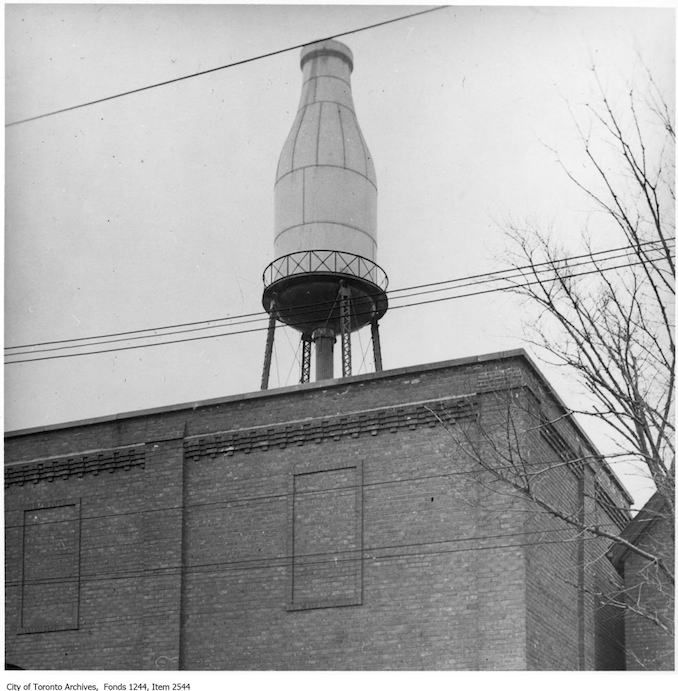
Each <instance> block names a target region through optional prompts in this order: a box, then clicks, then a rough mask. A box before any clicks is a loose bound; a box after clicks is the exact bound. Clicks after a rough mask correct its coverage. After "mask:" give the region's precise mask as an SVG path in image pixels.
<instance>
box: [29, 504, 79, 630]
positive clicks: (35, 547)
mask: <svg viewBox="0 0 678 691" xmlns="http://www.w3.org/2000/svg"><path fill="white" fill-rule="evenodd" d="M79 598H80V504H79V503H77V504H67V505H63V506H50V507H45V508H36V509H28V510H26V511H24V530H23V570H22V580H21V632H22V633H37V632H46V631H63V630H65V629H77V628H78V603H79Z"/></svg>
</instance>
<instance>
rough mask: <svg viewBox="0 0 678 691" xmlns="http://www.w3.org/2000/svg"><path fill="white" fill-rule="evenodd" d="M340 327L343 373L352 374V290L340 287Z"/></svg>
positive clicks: (344, 374) (342, 285)
mask: <svg viewBox="0 0 678 691" xmlns="http://www.w3.org/2000/svg"><path fill="white" fill-rule="evenodd" d="M339 328H340V330H341V375H342V376H343V377H350V376H351V290H350V288H348V287H347V286H346V285H345V284H344V283H343V282H342V284H341V286H340V287H339Z"/></svg>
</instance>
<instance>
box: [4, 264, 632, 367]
mask: <svg viewBox="0 0 678 691" xmlns="http://www.w3.org/2000/svg"><path fill="white" fill-rule="evenodd" d="M644 263H645V260H639V261H637V262H631V263H622V264H617V265H615V266H609V267H596V268H595V269H591V270H589V271H581V272H579V273H572V274H568V278H578V277H581V276H587V275H591V274H595V273H602V272H606V271H613V270H615V269H622V268H630V267H633V266H638V265H640V264H644ZM545 280H547V281H552V280H556V279H555V278H551V279H544V278H542V279H539V280H536V281H527V282H525V283H515V284H512V285H508V286H500V287H498V288H488V289H486V290H479V291H476V292H469V293H462V294H460V295H449V296H446V297H441V298H434V299H432V300H420V301H418V302H411V303H407V304H404V305H394V306H392V307H390V308H389V309H390V310H391V311H393V310H397V309H405V308H408V307H418V306H421V305H430V304H433V303H437V302H446V301H448V300H457V299H460V298H466V297H473V296H476V295H487V294H490V293H500V292H506V291H511V290H518V289H520V288H526V287H529V286H531V285H538V284H540V283H542V282H544V281H545ZM408 297H413V296H408ZM369 314H371V311H369V312H367V311H366V312H356V313H355V315H354V316H366V315H369ZM307 323H311V322H307ZM301 324H303V322H302V323H301ZM301 324H300V325H301ZM266 330H267V327H265V326H264V327H255V328H252V329H240V330H239V331H228V332H225V333H219V334H209V335H207V336H191V337H189V338H179V339H174V340H171V341H162V342H160V343H141V344H138V345H132V346H120V347H118V348H106V349H103V350H92V351H86V352H84V353H66V354H62V355H44V356H41V357H36V358H25V359H23V360H11V361H7V362H5V365H15V364H21V363H25V362H37V361H41V360H58V359H62V358H69V357H82V356H86V355H100V354H105V353H113V352H119V351H124V350H135V349H140V348H151V347H157V346H163V345H173V344H176V343H187V342H190V341H201V340H206V339H211V338H223V337H226V336H238V335H242V334H247V333H256V332H259V331H266ZM6 357H11V354H8V355H7V356H6Z"/></svg>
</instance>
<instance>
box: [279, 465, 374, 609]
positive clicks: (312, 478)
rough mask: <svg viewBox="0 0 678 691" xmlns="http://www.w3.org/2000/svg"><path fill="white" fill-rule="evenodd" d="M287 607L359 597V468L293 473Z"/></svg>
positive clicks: (329, 603) (346, 601) (338, 604)
mask: <svg viewBox="0 0 678 691" xmlns="http://www.w3.org/2000/svg"><path fill="white" fill-rule="evenodd" d="M290 514H291V515H290V532H291V540H290V542H291V548H292V549H291V554H292V574H291V584H290V596H289V603H288V609H312V608H318V607H341V606H345V605H358V604H361V602H362V468H361V467H360V465H352V466H346V467H334V468H323V469H313V470H308V471H301V472H295V473H294V476H293V479H292V492H291V507H290Z"/></svg>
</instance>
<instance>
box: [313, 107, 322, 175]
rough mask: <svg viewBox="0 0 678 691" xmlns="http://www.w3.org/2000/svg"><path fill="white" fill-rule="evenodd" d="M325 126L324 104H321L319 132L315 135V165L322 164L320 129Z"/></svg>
mask: <svg viewBox="0 0 678 691" xmlns="http://www.w3.org/2000/svg"><path fill="white" fill-rule="evenodd" d="M322 124H323V104H322V103H321V104H320V111H319V113H318V130H317V132H316V133H315V164H316V165H318V164H319V163H320V128H321V127H322Z"/></svg>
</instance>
